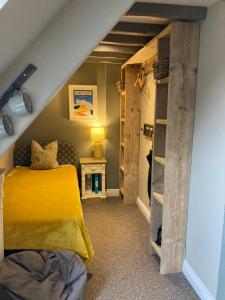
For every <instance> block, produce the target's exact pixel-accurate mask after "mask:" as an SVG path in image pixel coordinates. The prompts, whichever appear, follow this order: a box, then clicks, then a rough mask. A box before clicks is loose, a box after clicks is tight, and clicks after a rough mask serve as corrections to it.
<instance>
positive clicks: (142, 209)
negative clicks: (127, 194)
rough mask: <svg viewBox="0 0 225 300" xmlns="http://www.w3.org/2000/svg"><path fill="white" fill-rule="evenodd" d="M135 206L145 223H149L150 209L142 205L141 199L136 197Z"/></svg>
mask: <svg viewBox="0 0 225 300" xmlns="http://www.w3.org/2000/svg"><path fill="white" fill-rule="evenodd" d="M136 203H137V206H138V208H139V210H140V212H141V213H142V214H143V216H144V217H145V219H146V221H147V222H148V223H150V209H148V208H147V207H146V206H145V205H144V203H143V202H142V201H141V199H140V198H139V197H138V198H137V202H136Z"/></svg>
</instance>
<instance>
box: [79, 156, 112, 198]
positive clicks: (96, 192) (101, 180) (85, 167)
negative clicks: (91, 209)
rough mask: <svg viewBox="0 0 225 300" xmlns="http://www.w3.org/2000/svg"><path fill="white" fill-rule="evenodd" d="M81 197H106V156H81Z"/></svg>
mask: <svg viewBox="0 0 225 300" xmlns="http://www.w3.org/2000/svg"><path fill="white" fill-rule="evenodd" d="M80 164H81V192H82V195H81V199H88V198H106V192H105V165H106V160H105V158H98V159H96V158H94V157H81V158H80Z"/></svg>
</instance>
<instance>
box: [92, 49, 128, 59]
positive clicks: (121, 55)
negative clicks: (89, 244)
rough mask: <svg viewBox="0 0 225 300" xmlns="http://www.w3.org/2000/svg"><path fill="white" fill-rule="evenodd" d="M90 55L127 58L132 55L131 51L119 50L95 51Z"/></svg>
mask: <svg viewBox="0 0 225 300" xmlns="http://www.w3.org/2000/svg"><path fill="white" fill-rule="evenodd" d="M90 56H98V57H112V58H121V59H124V60H127V59H128V58H130V57H131V54H129V53H119V52H103V51H102V52H97V51H93V52H92V53H91V55H90Z"/></svg>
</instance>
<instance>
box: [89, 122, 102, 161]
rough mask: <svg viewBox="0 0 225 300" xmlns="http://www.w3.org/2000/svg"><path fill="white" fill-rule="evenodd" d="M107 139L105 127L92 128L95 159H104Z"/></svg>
mask: <svg viewBox="0 0 225 300" xmlns="http://www.w3.org/2000/svg"><path fill="white" fill-rule="evenodd" d="M104 139H105V128H104V127H92V128H91V140H92V141H93V152H94V158H102V157H103V141H104Z"/></svg>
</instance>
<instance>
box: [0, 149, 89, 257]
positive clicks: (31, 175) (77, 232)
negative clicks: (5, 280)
mask: <svg viewBox="0 0 225 300" xmlns="http://www.w3.org/2000/svg"><path fill="white" fill-rule="evenodd" d="M20 147H21V146H20ZM64 147H65V145H64ZM24 149H25V148H24ZM24 149H23V151H24V154H23V155H22V154H21V153H22V152H21V151H20V155H18V153H16V151H17V152H18V149H17V150H16V151H15V163H16V164H19V165H22V166H17V167H15V168H14V169H12V171H11V172H10V173H9V174H8V175H7V176H6V178H5V182H4V198H3V203H4V242H5V249H7V250H10V249H18V250H19V249H38V250H41V249H45V250H65V249H66V250H72V251H74V252H76V253H77V254H78V255H79V256H81V257H82V258H83V260H84V261H85V263H87V262H89V261H90V259H91V258H92V256H93V249H92V245H91V241H90V238H89V235H88V232H87V229H86V226H85V223H84V218H83V211H82V206H81V202H80V192H79V187H78V178H77V171H76V167H75V166H74V164H73V165H72V164H70V165H61V166H60V167H58V168H56V169H51V170H32V169H30V168H29V167H27V166H25V165H26V164H28V163H29V153H28V154H25V152H26V151H28V148H27V149H26V151H25V150H24ZM59 149H60V147H59ZM20 150H21V149H20ZM61 151H62V147H61ZM62 153H63V155H64V156H65V154H66V156H68V150H67V151H62ZM62 153H61V154H60V151H59V155H60V157H58V160H59V162H60V163H61V164H62V162H65V160H66V159H65V157H64V158H63V156H62ZM22 158H23V162H22V161H21V159H22ZM18 159H19V160H20V162H18ZM16 160H17V161H16ZM23 164H25V165H23Z"/></svg>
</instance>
